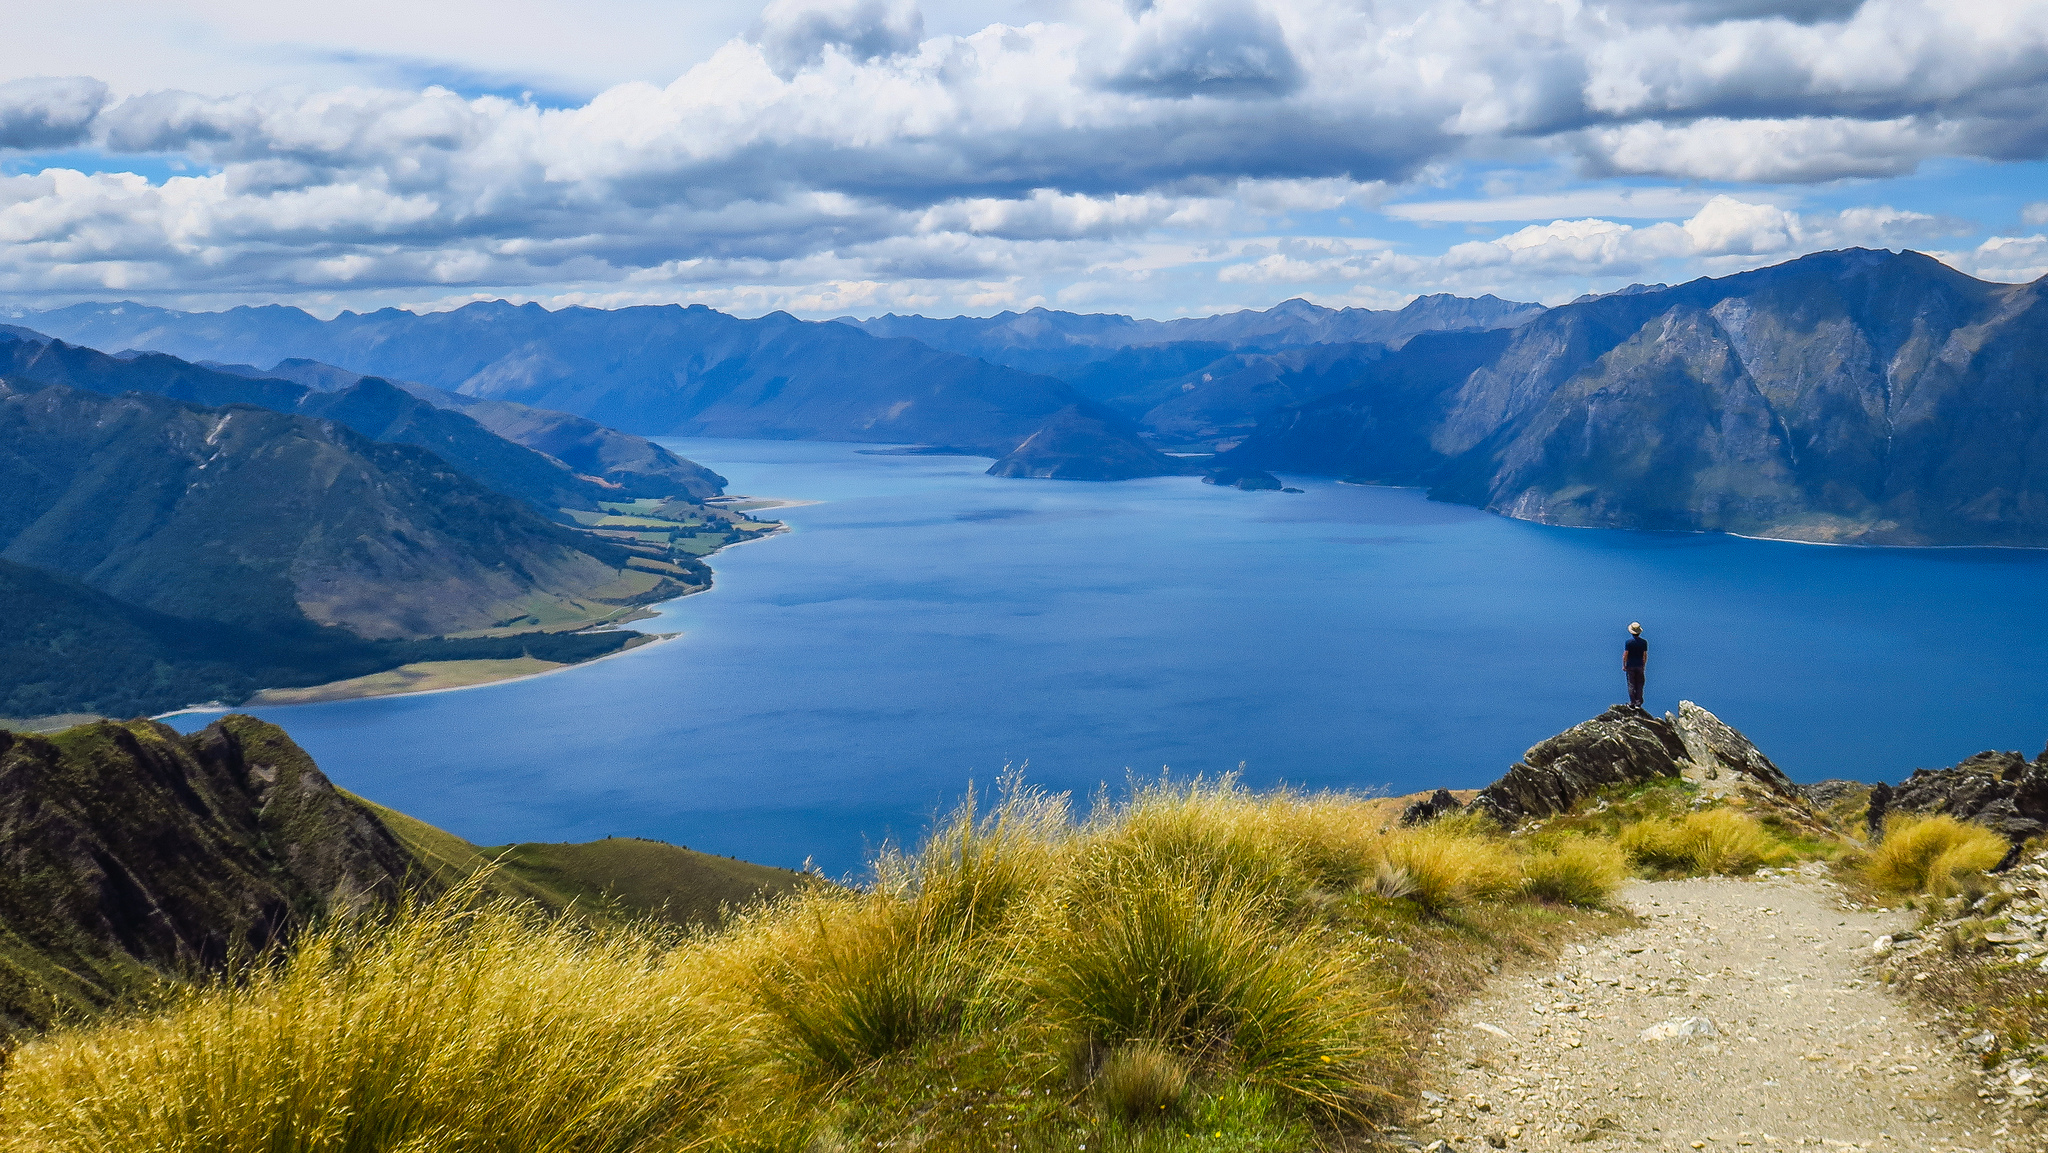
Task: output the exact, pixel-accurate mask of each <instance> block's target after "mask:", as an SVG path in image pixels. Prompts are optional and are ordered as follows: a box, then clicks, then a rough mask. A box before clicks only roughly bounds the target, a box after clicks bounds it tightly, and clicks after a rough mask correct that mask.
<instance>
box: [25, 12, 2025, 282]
mask: <svg viewBox="0 0 2048 1153" xmlns="http://www.w3.org/2000/svg"><path fill="white" fill-rule="evenodd" d="M1075 11H1076V13H1077V15H1076V16H1075V17H1074V18H1073V19H1070V20H1066V21H1059V22H1050V21H1049V22H1044V23H1034V24H1029V25H1025V26H1022V27H1017V26H1008V25H994V26H991V27H988V28H986V29H984V30H982V31H980V32H976V33H974V34H971V35H964V36H963V35H926V34H925V26H924V20H923V17H922V15H921V13H920V12H919V10H918V9H917V7H916V6H915V5H914V4H913V3H911V0H774V2H773V3H771V4H769V5H768V6H767V8H766V9H765V10H763V11H762V12H760V14H759V16H758V18H757V19H756V20H755V22H754V24H753V30H752V32H751V33H750V35H749V37H748V38H742V39H736V40H733V41H731V42H729V43H727V44H725V45H724V46H723V47H721V48H719V49H718V50H717V51H715V52H714V53H712V54H711V55H710V57H709V58H708V59H706V60H704V61H703V62H702V63H701V64H698V65H696V66H695V67H693V68H691V69H690V70H689V71H688V72H686V73H685V74H684V75H682V76H681V77H680V78H678V79H676V80H675V81H674V82H673V83H670V84H668V85H666V86H656V85H653V84H647V83H640V82H630V83H624V84H619V85H617V86H614V87H611V88H609V89H607V90H605V91H603V92H602V93H601V94H599V95H598V96H596V97H595V98H593V99H591V100H590V101H588V102H587V103H585V104H583V105H581V106H578V107H571V108H561V109H548V108H542V107H537V106H535V105H533V104H530V103H525V102H521V101H516V100H510V99H502V98H496V97H484V98H477V99H466V98H463V97H461V96H458V95H456V94H454V93H452V92H450V91H447V90H445V89H439V88H428V89H425V90H421V91H410V90H398V89H388V88H374V87H343V88H333V89H327V90H284V89H270V90H264V91H258V92H251V93H245V94H239V95H227V96H204V95H198V94H193V93H189V92H180V91H175V90H165V91H157V92H150V93H144V94H140V95H135V96H131V97H128V98H126V99H122V100H119V101H114V100H110V99H109V96H108V89H107V87H106V85H105V84H102V83H100V82H99V81H96V80H92V79H59V80H45V79H31V80H25V81H18V82H15V83H11V84H5V85H0V149H15V150H17V151H20V150H34V149H51V148H64V147H74V146H89V147H93V148H98V149H101V150H104V151H106V152H110V153H119V154H138V153H141V154H149V153H155V154H162V155H164V156H165V157H168V158H171V159H175V160H177V161H180V162H183V163H187V164H190V165H193V166H197V167H198V168H199V169H201V170H202V171H204V172H205V173H206V174H205V175H195V176H171V177H169V178H167V179H163V180H161V181H160V182H155V183H152V182H150V181H147V180H144V179H142V178H141V177H138V176H134V175H127V174H103V175H84V174H81V173H80V172H76V171H71V170H68V169H62V168H51V169H45V170H41V171H31V172H28V173H25V174H23V175H17V176H11V177H4V178H0V294H5V295H6V296H7V297H9V298H12V299H14V300H16V301H18V302H22V303H36V302H44V301H50V300H55V299H75V298H79V297H84V296H99V297H104V296H106V295H108V294H110V293H119V294H126V295H153V296H161V297H165V298H177V299H185V300H202V299H203V300H223V299H234V298H245V297H261V298H290V299H298V300H303V301H308V302H315V303H317V302H321V301H327V302H356V301H380V302H381V301H384V300H389V299H400V298H402V299H411V300H422V299H427V300H440V299H459V298H462V297H463V296H465V295H466V294H470V293H474V292H505V291H510V292H513V293H516V294H520V295H524V296H528V297H537V298H543V299H550V300H563V299H584V300H593V301H595V300H608V301H612V302H622V301H627V300H635V299H664V300H665V299H701V300H708V301H710V302H713V303H721V304H724V305H727V306H731V307H746V306H747V302H753V303H756V304H760V305H762V306H775V305H782V306H787V307H796V308H800V309H802V310H804V311H813V312H815V311H836V310H839V309H842V308H853V307H860V306H861V302H868V303H872V304H877V305H887V306H898V305H903V306H912V307H915V306H916V305H908V304H906V303H905V302H908V301H914V300H918V301H929V302H930V303H929V304H928V305H926V306H925V307H948V306H950V307H962V308H974V307H995V306H1000V305H1006V304H1028V303H1031V302H1034V301H1037V300H1040V299H1061V300H1066V301H1070V302H1077V303H1078V302H1085V301H1087V300H1100V299H1116V300H1123V301H1129V300H1134V299H1144V298H1147V297H1148V295H1149V297H1151V298H1154V299H1163V297H1162V292H1161V290H1158V289H1157V288H1156V287H1155V288H1146V287H1145V285H1147V284H1148V283H1150V284H1154V285H1155V286H1156V285H1157V284H1158V283H1160V282H1162V281H1164V280H1167V279H1171V278H1172V277H1173V276H1174V275H1175V273H1174V270H1175V269H1177V268H1178V269H1182V270H1188V269H1196V270H1200V275H1199V277H1198V279H1200V280H1201V281H1202V282H1204V283H1207V284H1211V285H1240V286H1253V285H1281V284H1290V285H1306V284H1324V285H1328V286H1330V288H1331V290H1332V291H1337V292H1357V293H1365V294H1368V296H1369V297H1370V298H1372V299H1376V300H1377V299H1395V298H1398V297H1399V296H1401V295H1403V294H1405V293H1410V292H1415V291H1426V290H1431V289H1434V288H1440V287H1457V286H1463V285H1472V286H1482V285H1483V286H1485V287H1489V288H1494V289H1498V290H1503V291H1507V292H1510V293H1515V292H1518V291H1519V292H1522V293H1525V294H1527V293H1534V292H1539V291H1540V292H1548V293H1551V294H1552V295H1555V294H1556V293H1557V292H1559V291H1561V290H1563V287H1564V286H1565V285H1566V283H1567V282H1569V280H1570V279H1571V278H1573V277H1578V278H1581V279H1584V278H1588V277H1602V276H1608V277H1611V276H1620V275H1630V274H1632V273H1631V272H1630V271H1629V270H1635V269H1642V270H1647V271H1661V272H1665V273H1668V274H1672V275H1686V274H1689V273H1690V272H1697V271H1718V270H1721V269H1723V268H1726V267H1732V266H1734V265H1738V264H1742V263H1744V262H1748V261H1755V262H1759V263H1762V262H1768V259H1769V258H1774V257H1783V256H1786V255H1792V254H1796V253H1797V252H1800V251H1810V250H1813V249H1816V248H1824V247H1831V246H1836V245H1840V244H1847V243H1870V244H1926V243H1932V242H1937V241H1942V240H1944V238H1950V237H1953V236H1955V235H1957V234H1958V233H1959V232H1960V231H1963V229H1962V228H1961V227H1960V226H1958V225H1957V224H1956V222H1953V221H1948V220H1945V219H1938V218H1936V217H1933V216H1930V215H1926V214H1917V213H1904V212H1893V211H1891V210H1889V209H1883V208H1866V209H1856V210H1851V211H1849V212H1843V213H1840V214H1838V215H1835V216H1815V215H1800V214H1797V213H1795V212H1793V211H1791V210H1790V209H1786V208H1781V207H1777V206H1775V205H1774V204H1772V203H1764V202H1763V201H1765V200H1769V199H1771V198H1769V197H1765V196H1761V195H1755V196H1749V197H1747V198H1744V197H1742V196H1714V195H1712V194H1711V193H1701V192H1697V191H1695V190H1691V189H1685V188H1677V187H1674V188H1668V189H1662V190H1659V189H1648V190H1621V189H1618V188H1617V189H1611V190H1604V193H1603V194H1604V195H1605V196H1606V197H1607V200H1606V201H1605V202H1604V203H1603V202H1600V196H1599V195H1595V196H1593V197H1592V198H1591V199H1590V200H1585V201H1584V203H1585V209H1584V210H1585V211H1586V212H1587V216H1586V217H1585V218H1582V219H1563V218H1560V219H1558V220H1557V221H1556V222H1555V223H1551V224H1545V225H1532V226H1531V227H1528V228H1524V229H1521V230H1520V231H1517V232H1513V233H1510V234H1509V235H1506V236H1502V237H1499V238H1496V239H1490V240H1483V241H1471V242H1468V243H1463V244H1457V245H1453V246H1451V247H1449V248H1448V249H1447V250H1446V251H1444V252H1442V253H1439V254H1436V255H1416V254H1412V253H1403V252H1400V251H1397V250H1395V249H1394V248H1392V247H1388V246H1375V245H1372V244H1360V243H1359V242H1357V241H1356V240H1355V239H1354V240H1352V241H1345V242H1332V243H1333V244H1334V243H1342V244H1343V245H1345V246H1346V249H1345V251H1342V252H1338V251H1335V250H1334V249H1330V248H1328V247H1325V248H1323V249H1316V248H1315V247H1314V246H1315V244H1317V243H1319V242H1316V241H1311V240H1304V239H1302V238H1295V239H1294V240H1293V241H1281V240H1276V241H1273V242H1271V244H1270V245H1269V246H1268V248H1269V250H1268V251H1264V252H1262V253H1253V252H1252V251H1251V249H1252V248H1254V247H1257V246H1256V245H1252V246H1250V247H1248V246H1247V243H1246V238H1247V237H1248V236H1255V235H1258V234H1260V233H1263V232H1266V231H1271V230H1274V229H1276V228H1283V227H1285V226H1286V224H1287V222H1288V220H1289V219H1290V218H1292V217H1293V216H1296V215H1298V214H1301V213H1313V212H1330V211H1336V210H1347V211H1356V212H1369V211H1371V210H1372V209H1373V208H1374V207H1375V206H1376V205H1378V204H1379V203H1380V202H1381V201H1383V200H1385V199H1387V198H1388V197H1389V195H1390V193H1391V192H1392V191H1394V190H1396V189H1399V188H1414V187H1417V186H1418V185H1417V184H1416V182H1417V181H1418V180H1425V179H1427V178H1430V177H1432V176H1435V177H1441V176H1442V174H1444V173H1445V172H1447V171H1453V170H1455V169H1456V168H1457V167H1458V166H1459V165H1462V164H1469V163H1472V162H1474V160H1475V158H1483V157H1489V156H1522V157H1529V156H1535V157H1544V156H1549V157H1554V158H1560V159H1566V160H1569V161H1570V162H1572V163H1576V164H1578V165H1580V166H1581V167H1582V169H1583V170H1584V171H1586V172H1588V173H1591V174H1594V175H1627V176H1651V177H1660V178H1664V179H1668V180H1674V181H1696V180H1707V181H1730V182H1752V183H1754V182H1763V183H1776V184H1784V183H1793V184H1798V183H1811V182H1823V181H1833V180H1838V179H1841V178H1845V177H1873V176H1874V177H1882V176H1887V175H1895V174H1898V173H1902V172H1909V171H1912V170H1913V169H1914V168H1915V167H1916V166H1917V165H1918V164H1920V163H1921V162H1922V161H1923V160H1925V159H1927V158H1930V157H1937V156H1945V157H1974V158H1983V159H1990V160H2003V159H2039V158H2042V157H2043V156H2044V154H2048V4H1984V5H1958V4H1954V3H1950V2H1943V0H1864V2H1862V3H1853V2H1849V0H1618V2H1615V3H1610V4H1605V5H1581V4H1575V3H1565V4H1559V3H1549V2H1544V0H1371V2H1368V0H1131V2H1130V3H1127V4H1125V5H1100V6H1088V7H1085V8H1076V9H1075ZM0 155H4V153H0ZM1602 192H1603V190H1596V193H1602ZM1781 199H1782V198H1781ZM1485 203H1486V202H1480V203H1474V202H1472V201H1464V202H1450V205H1449V206H1442V204H1441V202H1440V204H1439V206H1435V207H1433V206H1432V205H1430V204H1429V203H1426V202H1425V203H1421V204H1417V203H1413V202H1404V203H1402V204H1400V205H1398V206H1395V207H1393V208H1391V209H1389V212H1390V214H1392V215H1394V216H1395V217H1396V218H1398V219H1405V220H1410V221H1463V222H1483V221H1489V220H1491V221H1500V220H1510V221H1513V220H1523V219H1530V218H1531V217H1530V216H1529V215H1514V214H1517V213H1521V214H1527V213H1532V212H1534V211H1535V210H1536V209H1537V208H1539V207H1540V205H1535V204H1529V203H1523V204H1519V205H1513V206H1506V207H1496V208H1495V209H1493V210H1491V211H1490V212H1489V210H1488V209H1487V208H1486V207H1485ZM2036 207H2038V206H2030V207H2028V208H2026V209H2024V210H2021V209H2019V207H2018V206H2017V205H2016V206H2014V211H2016V212H2017V213H2018V214H2019V215H2020V217H2021V219H2022V220H2023V221H2024V222H2025V223H2026V224H2027V225H2029V226H2031V225H2033V224H2034V223H2036V221H2035V216H2037V215H2038V213H2036V212H2035V208H2036ZM1561 215H1562V214H1561ZM1608 216H1614V217H1621V218H1623V219H1635V220H1641V219H1648V218H1655V217H1659V216H1663V217H1671V218H1676V217H1680V216H1683V217H1685V219H1684V220H1683V222H1682V223H1681V222H1680V221H1679V220H1677V219H1667V220H1665V221H1664V222H1661V223H1655V224H1648V225H1629V224H1623V223H1617V222H1615V221H1613V220H1609V219H1605V218H1604V217H1608ZM1993 239H1994V240H1996V241H1997V242H1998V243H1997V244H1996V245H1993V244H1992V243H1991V241H1986V242H1984V245H1985V247H1980V248H1979V249H1973V250H1970V251H1971V252H1972V253H1975V255H1969V256H1953V255H1952V256H1951V258H1952V259H1957V260H1963V261H1965V262H1966V263H1968V262H1972V261H1974V262H1976V263H1975V264H1973V265H1972V267H1975V268H1979V269H1982V270H1985V271H1986V272H1987V273H1988V272H1989V271H1990V270H1992V269H1994V268H1995V269H2002V270H2004V271H2005V272H2006V273H2008V274H2011V273H2015V272H2017V273H2022V274H2024V273H2026V272H2028V271H2029V270H2036V269H2039V268H2040V267H2041V265H2042V263H2043V262H2042V261H2041V260H2040V259H2039V258H2038V256H2036V257H2027V256H2025V253H2026V252H2030V251H2034V252H2037V251H2038V245H2036V246H2035V248H2033V249H2029V248H2028V247H2027V246H2028V245H2029V244H2030V243H2033V242H2030V241H2026V240H2023V239H2020V238H2011V237H2005V238H1993ZM1304 246H1306V247H1304ZM2030 260H2031V261H2032V262H2031V263H2029V261H2030ZM1176 261H1177V262H1178V263H1176ZM1212 266H1213V267H1212ZM2035 274H2038V272H2036V273H2035ZM1192 282H1193V281H1192V280H1191V279H1190V276H1189V274H1187V273H1186V272H1185V271H1183V273H1182V274H1180V279H1179V280H1178V281H1177V283H1179V284H1181V285H1182V286H1183V287H1182V288H1180V289H1176V290H1174V291H1176V292H1183V293H1184V292H1185V291H1186V288H1185V286H1186V285H1187V284H1189V283H1192ZM1246 291H1249V288H1247V289H1246ZM1166 295H1171V293H1167V294H1166ZM844 302H852V303H844ZM973 302H980V303H979V304H976V303H973Z"/></svg>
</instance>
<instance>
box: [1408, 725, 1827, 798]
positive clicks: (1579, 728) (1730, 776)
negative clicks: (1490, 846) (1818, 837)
mask: <svg viewBox="0 0 2048 1153" xmlns="http://www.w3.org/2000/svg"><path fill="white" fill-rule="evenodd" d="M1678 778H1685V779H1688V780H1692V781H1695V782H1699V783H1700V786H1701V788H1702V791H1704V792H1707V793H1710V794H1713V795H1728V794H1732V793H1750V794H1761V795H1763V796H1766V797H1769V798H1771V799H1773V800H1774V801H1776V802H1780V803H1781V807H1785V808H1789V809H1792V810H1797V811H1801V812H1803V811H1804V809H1805V807H1806V802H1805V801H1804V799H1803V798H1802V797H1801V796H1800V793H1799V787H1798V786H1797V785H1794V784H1793V783H1792V781H1791V779H1790V778H1788V777H1786V776H1785V774H1784V773H1783V772H1782V771H1780V770H1779V768H1778V766H1777V765H1775V764H1772V763H1771V759H1770V758H1769V757H1766V756H1764V755H1763V753H1762V752H1761V751H1759V750H1758V749H1757V747H1756V746H1755V745H1753V744H1751V743H1750V742H1749V738H1747V737H1745V736H1743V735H1742V734H1741V733H1739V732H1737V731H1735V729H1733V728H1731V727H1730V726H1729V725H1727V724H1726V723H1725V722H1723V721H1722V720H1721V718H1719V717H1717V716H1715V715H1714V714H1712V713H1710V712H1708V711H1707V710H1705V709H1703V708H1701V707H1700V706H1698V705H1696V704H1694V703H1692V702H1691V701H1680V702H1679V704H1678V712H1677V714H1676V715H1673V714H1671V713H1666V714H1664V715H1663V716H1661V717H1658V716H1654V715H1652V714H1651V713H1649V712H1647V711H1645V710H1643V709H1640V708H1636V707H1634V706H1631V705H1615V706H1613V707H1611V708H1609V709H1608V710H1607V711H1606V712H1604V713H1602V714H1600V715H1599V716H1597V717H1594V718H1593V719H1592V720H1590V721H1585V722H1582V723H1580V724H1576V725H1573V726H1572V727H1571V728H1569V729H1566V730H1565V731H1564V732H1562V733H1559V734H1558V735H1556V736H1554V737H1552V738H1550V739H1549V740H1547V741H1544V742H1542V743H1541V744H1538V745H1536V746H1535V747H1533V748H1531V749H1530V750H1529V751H1528V752H1526V753H1523V754H1522V759H1521V760H1520V761H1519V762H1517V763H1516V764H1515V766H1514V767H1513V768H1511V769H1509V770H1508V771H1507V775H1505V776H1503V777H1501V778H1500V779H1499V780H1497V781H1495V782H1494V783H1493V784H1491V785H1489V786H1488V787H1486V788H1485V789H1483V790H1481V791H1480V793H1479V795H1478V796H1477V797H1476V798H1474V799H1473V801H1472V806H1471V807H1472V808H1473V809H1476V810H1477V811H1479V812H1483V813H1485V814H1487V815H1488V816H1490V817H1492V818H1494V819H1495V820H1497V821H1499V822H1500V823H1502V824H1504V825H1515V824H1518V823H1520V822H1522V821H1525V820H1529V819H1532V818H1539V817H1549V816H1555V815H1557V814H1559V813H1566V812H1570V811H1571V810H1572V809H1573V808H1574V807H1575V806H1577V805H1578V804H1579V803H1580V802H1582V801H1584V800H1586V799H1587V798H1589V797H1591V796H1593V795H1594V794H1595V793H1597V792H1599V791H1600V790H1601V789H1605V788H1609V787H1612V786H1615V785H1635V784H1644V783H1647V782H1650V781H1656V780H1664V779H1678ZM1439 799H1449V794H1447V793H1443V792H1441V791H1439V793H1438V795H1437V796H1435V797H1431V798H1430V799H1429V800H1428V801H1425V802H1418V803H1417V804H1415V805H1411V806H1409V809H1408V813H1404V814H1403V821H1404V822H1406V823H1413V822H1409V821H1408V814H1409V813H1413V814H1415V820H1417V821H1422V820H1431V819H1434V818H1436V817H1438V816H1441V815H1443V814H1444V813H1445V812H1448V811H1451V809H1450V808H1444V807H1440V806H1439V805H1438V801H1439ZM1424 806H1429V807H1430V811H1429V812H1426V813H1425V812H1421V811H1420V810H1421V809H1422V808H1423V807H1424ZM1452 807H1453V808H1454V807H1455V801H1453V802H1452Z"/></svg>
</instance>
